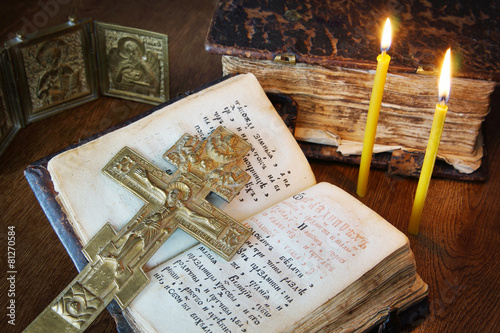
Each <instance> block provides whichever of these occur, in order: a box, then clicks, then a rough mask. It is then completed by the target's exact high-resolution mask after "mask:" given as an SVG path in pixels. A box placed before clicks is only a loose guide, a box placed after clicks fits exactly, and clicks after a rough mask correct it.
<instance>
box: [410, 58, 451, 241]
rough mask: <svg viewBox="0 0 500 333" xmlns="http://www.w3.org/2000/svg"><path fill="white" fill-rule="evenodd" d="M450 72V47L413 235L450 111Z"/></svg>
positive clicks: (412, 218)
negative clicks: (447, 114)
mask: <svg viewBox="0 0 500 333" xmlns="http://www.w3.org/2000/svg"><path fill="white" fill-rule="evenodd" d="M450 72H451V61H450V49H448V51H446V55H445V58H444V62H443V67H442V69H441V77H440V79H439V99H440V102H439V103H438V104H437V105H436V111H435V112H434V120H433V121H432V128H431V134H430V135H429V142H428V143H427V150H426V151H425V157H424V164H423V165H422V171H420V178H419V180H418V185H417V192H416V193H415V200H414V202H413V208H412V210H411V216H410V224H409V226H408V232H409V233H410V234H412V235H418V229H419V225H420V219H421V217H422V210H423V208H424V203H425V198H426V197H427V190H428V188H429V183H430V181H431V177H432V172H433V170H434V163H435V162H436V156H437V152H438V149H439V142H440V141H441V134H442V133H443V127H444V121H445V119H446V113H447V111H448V106H446V104H445V102H446V100H447V99H448V97H449V96H450V77H451V75H450V74H451V73H450Z"/></svg>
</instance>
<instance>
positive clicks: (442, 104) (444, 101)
mask: <svg viewBox="0 0 500 333" xmlns="http://www.w3.org/2000/svg"><path fill="white" fill-rule="evenodd" d="M439 105H441V106H445V105H446V98H445V97H443V98H441V100H440V101H439Z"/></svg>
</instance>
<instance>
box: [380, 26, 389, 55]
mask: <svg viewBox="0 0 500 333" xmlns="http://www.w3.org/2000/svg"><path fill="white" fill-rule="evenodd" d="M391 37H392V29H391V20H389V18H387V20H386V21H385V26H384V32H383V34H382V42H381V43H380V49H381V50H382V52H386V51H387V50H389V48H390V47H391Z"/></svg>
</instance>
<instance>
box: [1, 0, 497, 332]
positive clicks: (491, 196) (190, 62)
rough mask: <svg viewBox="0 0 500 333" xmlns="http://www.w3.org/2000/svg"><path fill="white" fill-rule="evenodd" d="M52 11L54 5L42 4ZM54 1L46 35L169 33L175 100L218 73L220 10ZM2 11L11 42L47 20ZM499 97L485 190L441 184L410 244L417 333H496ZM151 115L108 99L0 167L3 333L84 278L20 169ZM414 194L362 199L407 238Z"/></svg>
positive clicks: (22, 141) (44, 133)
mask: <svg viewBox="0 0 500 333" xmlns="http://www.w3.org/2000/svg"><path fill="white" fill-rule="evenodd" d="M48 2H51V0H42V1H41V3H44V4H45V3H48ZM54 2H56V3H57V4H59V8H58V10H57V13H56V14H54V15H52V16H49V15H47V18H48V22H47V24H46V26H51V25H56V24H58V23H61V22H63V21H64V20H65V18H66V17H67V15H69V14H72V13H74V14H76V15H78V16H80V17H92V18H93V19H96V20H100V21H103V22H109V23H116V24H122V25H128V26H133V27H136V28H142V29H148V30H152V31H157V32H162V33H166V34H168V35H169V39H170V68H171V75H170V84H171V96H176V95H177V94H178V93H183V92H185V91H188V90H191V89H195V88H197V87H198V86H200V85H202V84H204V83H207V82H209V81H212V80H214V79H217V78H218V77H220V75H221V70H222V67H221V59H220V57H219V56H215V55H211V54H207V53H205V51H204V45H203V43H204V38H205V35H206V31H207V29H208V25H209V22H210V18H211V16H212V11H213V9H214V8H215V1H213V0H212V1H206V0H191V1H181V0H170V1H148V2H141V1H129V0H126V1H120V2H115V1H111V0H99V1H98V0H92V1H85V2H84V1H82V0H74V1H71V2H69V1H62V0H59V2H57V0H54ZM63 2H64V3H66V4H62V3H63ZM51 3H52V2H51ZM60 3H61V4H60ZM0 8H1V11H0V12H1V13H2V14H1V15H2V16H1V21H2V27H1V28H0V36H1V38H3V39H5V38H7V36H8V34H9V33H11V32H15V31H17V30H18V29H19V28H21V27H22V26H23V24H24V22H25V21H26V20H32V19H33V17H34V15H37V12H39V11H41V10H43V9H42V8H41V7H40V5H39V1H36V0H35V1H24V2H2V3H1V4H0ZM38 15H40V14H38ZM499 95H500V94H498V93H497V94H496V97H495V98H494V100H493V107H492V111H491V112H490V114H489V115H488V116H487V118H486V123H485V125H486V126H485V134H486V140H487V147H488V151H489V163H488V166H489V173H490V174H489V180H488V181H486V182H484V183H471V182H461V181H451V180H441V179H434V180H433V181H432V183H431V186H430V189H429V194H428V200H427V202H426V206H425V209H424V214H423V220H422V224H421V232H420V235H419V236H417V237H411V238H410V240H411V246H412V249H413V251H414V253H415V258H416V261H417V269H418V272H419V273H420V275H421V276H422V278H423V280H424V281H426V282H427V283H428V284H429V290H430V296H429V304H430V314H429V315H428V317H427V318H426V319H425V320H424V321H422V322H421V323H420V326H418V327H417V328H415V329H414V331H415V332H493V331H499V330H500V317H499V316H500V292H499V290H500V282H499V281H500V264H499V261H498V260H497V252H498V250H499V249H500V248H499V246H500V223H498V222H499V221H498V220H499V217H500V133H499V131H498V128H499V126H500V104H499V99H500V98H499V97H500V96H499ZM149 108H150V106H149V105H146V104H141V103H136V102H130V101H124V100H119V99H114V98H107V97H101V98H100V99H99V100H97V101H94V102H91V103H88V104H85V105H83V106H80V107H77V108H74V109H72V110H70V111H67V112H64V113H61V114H58V115H56V116H53V117H51V118H49V119H45V120H42V121H40V122H37V123H34V124H32V125H30V126H28V127H27V128H25V129H23V130H21V131H20V132H19V133H18V135H17V136H16V137H15V139H14V141H13V142H12V144H11V145H10V146H9V147H8V148H7V150H6V152H5V153H4V155H3V156H1V157H0V187H1V192H0V193H1V194H0V197H1V199H0V212H1V218H0V240H1V242H0V244H1V251H2V253H1V255H0V257H1V258H2V261H1V266H0V270H1V272H0V276H1V282H0V299H1V303H0V305H1V306H0V308H1V309H2V310H1V311H0V317H1V321H0V328H2V331H6V332H7V331H8V332H21V331H22V329H24V328H25V327H26V326H27V325H28V324H29V323H30V322H31V321H32V320H33V319H34V318H35V317H36V316H37V315H38V313H39V312H40V311H41V310H42V309H43V308H44V307H46V306H47V305H48V304H49V303H50V302H51V301H52V300H53V299H54V298H55V297H56V296H57V294H58V293H59V292H60V291H61V290H62V289H63V288H64V286H65V285H66V284H67V283H69V282H70V281H71V280H72V279H73V278H74V276H75V275H76V274H77V271H76V269H75V267H74V265H73V263H72V262H71V259H70V258H69V256H68V255H67V253H66V251H65V250H64V248H63V246H62V245H61V242H60V241H59V239H58V238H57V236H56V235H55V233H54V231H53V230H52V228H51V227H50V225H49V223H48V221H47V218H46V217H45V215H44V213H43V211H42V209H41V208H40V206H39V204H38V203H37V201H36V199H35V196H34V195H33V193H32V191H31V189H30V188H29V186H28V183H27V182H26V180H25V179H24V176H23V170H24V169H25V168H26V166H27V165H29V164H31V163H32V162H34V161H36V160H38V159H40V158H43V157H45V156H47V155H49V154H53V153H55V152H57V151H59V150H60V149H62V148H64V147H66V146H68V145H70V144H72V143H75V142H78V141H79V140H81V139H83V138H86V137H88V136H90V135H92V134H94V133H97V132H100V131H102V130H103V129H106V128H108V127H109V126H113V125H116V124H118V123H121V122H122V121H124V120H127V119H130V118H131V117H133V116H135V115H138V114H140V113H141V112H144V111H146V110H148V109H149ZM311 164H312V167H313V169H314V172H315V175H316V177H317V180H318V181H327V182H331V183H333V184H335V185H337V186H339V187H341V188H343V189H345V190H346V191H348V192H349V193H351V194H352V195H355V192H356V180H357V173H358V170H357V168H356V167H353V166H350V165H344V164H338V163H327V162H324V161H316V160H311ZM416 186H417V180H416V179H408V178H403V177H399V176H389V175H387V174H386V173H384V172H381V171H375V170H373V171H372V172H371V174H370V182H369V187H368V194H367V195H366V196H365V197H364V198H362V199H361V201H362V202H364V203H365V204H366V205H368V206H369V207H371V208H372V209H374V210H375V211H376V212H378V213H379V214H380V215H381V216H383V217H384V218H386V219H387V220H388V221H389V222H391V223H392V224H394V225H395V226H396V227H397V228H398V229H400V230H401V231H403V232H405V233H406V228H407V224H408V219H409V215H410V211H411V206H412V198H413V195H414V193H415V190H416ZM8 226H15V230H16V269H17V272H18V273H17V275H16V277H17V280H16V296H15V300H16V326H11V325H8V324H7V317H6V316H5V314H6V306H7V300H8V297H7V293H8V289H9V285H8V284H7V282H6V277H7V273H6V272H7V270H8V269H7V263H6V258H7V256H6V252H7V248H6V245H5V244H6V240H7V227H8ZM167 315H168V314H167ZM113 331H115V324H114V322H113V320H112V318H111V316H110V315H109V314H108V313H107V312H105V313H103V314H101V315H100V317H99V318H98V320H97V321H96V322H95V323H94V324H93V325H92V326H91V327H90V328H89V329H88V332H113Z"/></svg>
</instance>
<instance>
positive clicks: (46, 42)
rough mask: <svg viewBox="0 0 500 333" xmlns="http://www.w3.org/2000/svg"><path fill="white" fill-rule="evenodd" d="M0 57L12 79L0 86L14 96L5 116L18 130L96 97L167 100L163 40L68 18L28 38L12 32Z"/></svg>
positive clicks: (141, 32) (165, 43)
mask: <svg viewBox="0 0 500 333" xmlns="http://www.w3.org/2000/svg"><path fill="white" fill-rule="evenodd" d="M4 52H5V53H7V56H3V57H1V59H0V62H1V63H0V66H3V67H5V68H7V72H9V73H13V74H12V75H11V76H12V77H10V78H8V79H6V80H3V82H2V83H3V85H4V86H9V88H8V89H9V90H10V91H11V92H12V94H14V97H13V98H12V107H11V111H13V112H16V113H18V114H19V117H20V118H22V126H24V125H27V124H29V123H32V122H35V121H38V120H41V119H44V118H46V117H50V116H52V115H54V114H56V113H59V112H62V111H66V110H68V109H70V108H73V107H75V106H78V105H80V104H83V103H86V102H89V101H92V100H95V99H97V98H98V96H99V94H100V93H102V94H103V95H108V96H114V97H118V98H124V99H131V100H135V101H138V102H145V103H150V104H154V105H157V104H160V103H163V102H166V101H167V100H168V99H169V98H170V96H169V60H168V40H167V36H166V35H163V34H158V33H154V32H150V31H145V30H140V29H133V28H127V27H122V26H118V25H113V24H105V23H100V22H96V23H94V22H93V21H92V20H91V19H81V20H79V19H77V17H76V16H69V17H68V21H67V22H65V23H63V24H60V25H57V26H54V27H50V28H47V29H42V30H40V31H37V32H35V33H32V34H25V32H23V31H19V32H17V34H16V37H15V38H12V39H10V40H8V41H7V42H5V51H4ZM97 64H99V66H97ZM1 79H2V78H1V77H0V80H1ZM16 117H17V116H16Z"/></svg>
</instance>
